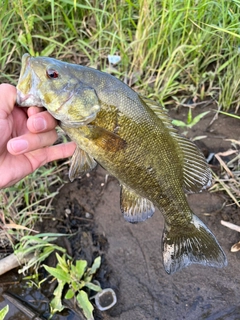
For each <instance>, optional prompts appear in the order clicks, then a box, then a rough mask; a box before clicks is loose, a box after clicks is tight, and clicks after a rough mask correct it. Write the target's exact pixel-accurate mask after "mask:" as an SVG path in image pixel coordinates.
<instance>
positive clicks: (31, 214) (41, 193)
mask: <svg viewBox="0 0 240 320" xmlns="http://www.w3.org/2000/svg"><path fill="white" fill-rule="evenodd" d="M59 170H61V168H60V169H58V170H57V169H56V167H54V166H53V165H52V166H51V167H50V166H49V167H46V166H45V167H42V168H40V169H38V170H37V171H35V172H34V173H33V174H31V175H29V176H27V177H26V178H24V179H23V180H21V181H20V182H18V183H16V184H15V185H14V186H12V187H9V188H6V189H2V190H0V228H1V232H0V243H1V241H3V242H4V241H5V240H6V239H8V241H9V244H11V245H13V246H14V245H15V244H16V243H18V242H19V241H20V240H21V239H22V238H23V237H24V236H27V235H29V234H32V233H33V234H34V233H35V231H34V230H33V229H34V226H35V223H36V222H37V221H41V219H42V218H43V216H46V215H51V213H52V210H53V208H52V206H51V202H52V200H53V198H54V197H55V196H56V194H58V190H56V188H57V185H58V186H61V185H62V184H63V181H62V179H61V178H60V176H59ZM52 186H54V189H55V191H52V189H53V188H51V187H52Z"/></svg>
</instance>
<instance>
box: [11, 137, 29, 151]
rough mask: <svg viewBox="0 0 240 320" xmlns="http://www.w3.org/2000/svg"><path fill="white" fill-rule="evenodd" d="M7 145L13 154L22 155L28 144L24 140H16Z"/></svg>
mask: <svg viewBox="0 0 240 320" xmlns="http://www.w3.org/2000/svg"><path fill="white" fill-rule="evenodd" d="M9 143H10V145H11V148H12V150H13V151H14V152H15V153H22V152H24V151H26V150H27V149H28V142H27V141H26V140H21V139H17V140H12V141H10V142H9Z"/></svg>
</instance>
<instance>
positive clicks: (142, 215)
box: [121, 186, 155, 223]
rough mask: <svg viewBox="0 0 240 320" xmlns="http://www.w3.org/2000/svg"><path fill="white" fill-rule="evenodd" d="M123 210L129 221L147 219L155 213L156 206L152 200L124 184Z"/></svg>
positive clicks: (122, 195)
mask: <svg viewBox="0 0 240 320" xmlns="http://www.w3.org/2000/svg"><path fill="white" fill-rule="evenodd" d="M121 210H122V212H123V215H124V219H125V220H126V221H128V222H132V223H134V222H140V221H145V220H146V219H148V218H151V216H152V215H153V214H154V211H155V208H154V205H153V203H152V202H151V201H149V200H148V199H146V198H143V197H141V196H139V195H137V194H136V193H135V192H134V191H133V190H131V189H129V188H127V187H125V186H122V188H121Z"/></svg>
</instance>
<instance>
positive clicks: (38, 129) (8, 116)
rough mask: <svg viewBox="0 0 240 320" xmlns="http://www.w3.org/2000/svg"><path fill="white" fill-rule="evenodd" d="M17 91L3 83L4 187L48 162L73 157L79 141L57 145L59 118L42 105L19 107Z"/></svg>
mask: <svg viewBox="0 0 240 320" xmlns="http://www.w3.org/2000/svg"><path fill="white" fill-rule="evenodd" d="M16 94H17V90H16V88H15V87H14V86H12V85H10V84H0V134H1V139H0V177H1V179H0V188H5V187H8V186H11V185H13V184H15V183H16V182H18V181H19V180H21V179H22V178H24V177H25V176H27V175H28V174H30V173H32V172H33V171H35V170H36V169H37V168H39V167H41V166H43V165H44V164H46V163H48V162H51V161H54V160H58V159H63V158H67V157H70V156H71V155H72V154H73V152H74V150H75V147H76V145H75V143H74V142H69V143H62V144H58V145H53V143H54V142H55V141H56V139H57V132H56V130H55V127H56V126H57V124H58V123H57V121H56V120H55V119H54V118H53V117H52V116H51V115H50V114H49V113H48V112H47V111H44V110H43V109H41V108H39V107H34V106H32V107H29V108H22V107H18V106H16Z"/></svg>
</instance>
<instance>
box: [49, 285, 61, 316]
mask: <svg viewBox="0 0 240 320" xmlns="http://www.w3.org/2000/svg"><path fill="white" fill-rule="evenodd" d="M63 287H64V283H63V282H59V283H58V286H57V288H56V289H55V290H54V292H53V294H54V296H55V297H54V298H53V299H52V301H51V303H50V306H51V309H52V312H53V313H56V312H57V311H62V310H63V309H64V306H63V305H62V291H63Z"/></svg>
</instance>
